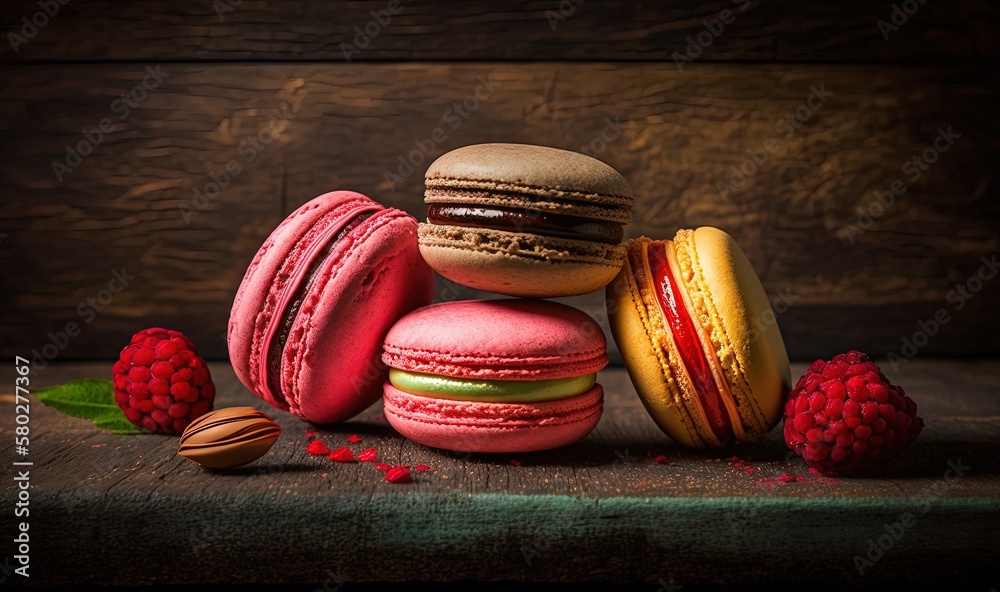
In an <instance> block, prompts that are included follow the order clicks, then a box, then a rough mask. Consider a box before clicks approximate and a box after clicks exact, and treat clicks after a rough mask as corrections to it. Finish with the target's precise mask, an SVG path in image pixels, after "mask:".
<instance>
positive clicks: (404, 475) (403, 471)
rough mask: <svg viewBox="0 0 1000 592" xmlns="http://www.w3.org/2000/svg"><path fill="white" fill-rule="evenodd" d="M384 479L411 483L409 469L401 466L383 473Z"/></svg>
mask: <svg viewBox="0 0 1000 592" xmlns="http://www.w3.org/2000/svg"><path fill="white" fill-rule="evenodd" d="M385 480H386V481H388V482H389V483H413V477H411V476H410V469H409V468H407V467H403V466H398V467H392V468H391V469H389V471H388V472H387V473H386V474H385Z"/></svg>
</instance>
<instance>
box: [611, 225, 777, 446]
mask: <svg viewBox="0 0 1000 592" xmlns="http://www.w3.org/2000/svg"><path fill="white" fill-rule="evenodd" d="M627 251H628V257H627V262H626V264H625V265H624V266H623V267H622V270H621V272H620V273H619V274H618V277H616V278H615V280H614V281H613V282H612V283H611V284H609V285H608V286H607V288H606V290H605V293H606V297H607V299H606V302H607V310H608V318H609V321H610V325H611V332H612V335H613V337H614V340H615V343H617V345H618V349H619V351H620V352H621V355H622V359H623V361H624V363H625V366H626V368H627V369H628V373H629V376H630V378H631V380H632V383H633V385H634V386H635V389H636V391H637V393H638V394H639V397H640V398H641V399H642V402H643V404H644V405H645V407H646V409H647V411H649V413H650V415H651V416H652V418H653V420H654V421H655V422H656V423H657V424H658V425H659V427H660V428H661V429H662V430H663V431H664V432H665V433H666V434H667V435H668V436H670V437H671V438H672V439H673V440H675V441H676V442H678V443H679V444H681V445H683V446H687V447H690V448H718V447H723V446H726V445H728V444H731V443H738V442H747V441H752V440H755V439H757V438H760V437H761V436H763V435H764V434H766V433H768V432H769V431H771V429H772V428H774V426H775V425H776V424H777V423H778V421H779V419H780V418H781V413H782V407H783V402H784V398H785V396H786V394H787V393H788V392H789V389H790V388H791V375H790V370H789V364H788V354H787V352H786V350H785V344H784V341H783V340H782V337H781V332H780V330H779V328H778V324H777V321H776V319H775V317H774V313H773V311H772V310H771V304H770V301H769V300H768V297H767V294H766V293H765V291H764V288H763V286H762V285H761V282H760V279H759V278H758V276H757V274H756V273H755V271H754V269H753V267H752V266H751V264H750V261H749V260H748V259H747V257H746V255H745V254H744V253H743V251H742V250H741V249H740V247H739V245H738V244H737V243H736V241H735V240H734V239H733V238H732V237H731V236H730V235H729V234H727V233H726V232H724V231H722V230H720V229H718V228H712V227H701V228H697V229H695V230H688V229H683V230H679V231H678V232H677V234H676V236H675V237H674V239H673V240H651V239H649V238H647V237H639V238H636V239H633V240H632V241H630V242H629V243H628V245H627Z"/></svg>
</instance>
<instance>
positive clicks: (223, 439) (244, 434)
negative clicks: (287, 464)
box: [177, 407, 281, 469]
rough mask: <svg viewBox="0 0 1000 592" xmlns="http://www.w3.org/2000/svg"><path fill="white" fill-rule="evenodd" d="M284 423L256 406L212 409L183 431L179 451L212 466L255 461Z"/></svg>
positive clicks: (276, 435) (262, 454) (233, 465)
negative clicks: (277, 421)
mask: <svg viewBox="0 0 1000 592" xmlns="http://www.w3.org/2000/svg"><path fill="white" fill-rule="evenodd" d="M280 435H281V426H279V425H278V424H276V423H274V422H273V421H271V418H270V417H268V416H267V415H266V414H264V413H262V412H261V411H258V410H257V409H254V408H253V407H227V408H224V409H216V410H215V411H210V412H208V413H206V414H204V415H202V416H200V417H198V418H197V419H195V420H194V421H192V422H191V423H190V425H188V427H187V428H186V429H185V430H184V433H183V434H181V441H180V449H179V450H178V451H177V454H180V455H181V456H183V457H184V458H187V459H188V460H191V461H194V462H196V463H198V464H200V465H203V466H206V467H209V468H213V469H231V468H233V467H238V466H240V465H245V464H247V463H249V462H253V461H255V460H257V459H258V458H260V457H262V456H264V454H265V453H266V452H267V451H268V450H270V449H271V446H272V445H273V444H274V442H275V441H276V440H277V439H278V436H280Z"/></svg>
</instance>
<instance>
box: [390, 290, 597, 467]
mask: <svg viewBox="0 0 1000 592" xmlns="http://www.w3.org/2000/svg"><path fill="white" fill-rule="evenodd" d="M382 360H383V361H384V362H385V364H386V365H388V366H389V367H390V368H391V369H390V371H389V380H388V381H387V382H386V383H385V392H384V395H383V404H384V405H383V411H384V413H385V417H386V419H387V420H388V421H389V423H390V424H391V425H392V426H393V427H394V428H395V429H396V430H397V431H398V432H399V433H400V434H402V435H403V436H406V437H407V438H409V439H410V440H413V441H415V442H418V443H420V444H423V445H426V446H430V447H433V448H441V449H446V450H452V451H459V452H528V451H537V450H548V449H552V448H558V447H561V446H566V445H568V444H571V443H573V442H576V441H577V440H580V439H581V438H583V437H585V436H586V435H587V434H589V433H590V432H591V430H593V429H594V427H595V426H596V425H597V423H598V421H599V420H600V418H601V415H602V413H603V409H604V389H603V388H602V387H601V385H600V384H598V383H597V375H596V373H597V371H598V370H600V369H602V368H604V367H605V366H606V365H607V363H608V353H607V340H606V339H605V337H604V333H603V331H602V330H601V328H600V326H599V325H598V324H597V323H596V322H594V320H593V319H592V318H591V317H590V316H589V315H587V314H586V313H584V312H582V311H580V310H578V309H576V308H573V307H571V306H567V305H565V304H560V303H558V302H551V301H546V300H534V299H532V300H520V299H501V300H460V301H453V302H442V303H437V304H432V305H430V306H427V307H424V308H420V309H417V310H415V311H413V312H411V313H410V314H408V315H406V316H404V317H403V318H402V319H400V320H399V321H398V322H397V323H396V324H395V325H394V326H393V327H392V329H391V330H390V331H389V333H388V335H386V338H385V345H384V353H383V356H382Z"/></svg>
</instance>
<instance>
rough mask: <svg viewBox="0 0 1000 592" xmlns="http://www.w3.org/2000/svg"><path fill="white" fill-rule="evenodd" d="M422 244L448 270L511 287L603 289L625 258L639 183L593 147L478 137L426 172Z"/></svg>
mask: <svg viewBox="0 0 1000 592" xmlns="http://www.w3.org/2000/svg"><path fill="white" fill-rule="evenodd" d="M424 181H425V192H424V202H425V203H426V204H427V206H428V208H427V221H426V222H425V223H421V224H420V231H419V232H420V252H421V253H422V254H423V256H424V259H426V260H427V263H428V264H430V266H431V267H433V268H434V269H435V271H437V272H438V273H440V274H441V275H442V276H444V277H445V278H447V279H449V280H452V281H454V282H456V283H459V284H462V285H464V286H469V287H472V288H477V289H480V290H486V291H489V292H496V293H498V294H504V295H508V296H521V297H531V298H549V297H557V296H573V295H578V294H585V293H588V292H593V291H595V290H600V289H601V288H603V287H604V286H605V285H607V284H608V282H610V281H611V280H613V279H614V278H615V276H616V275H617V274H618V271H619V270H620V269H621V266H622V264H623V263H624V261H625V249H624V247H623V246H622V244H621V240H622V236H623V228H622V225H623V224H627V223H628V222H630V221H631V219H632V203H633V198H632V190H631V188H630V187H629V184H628V182H627V181H626V180H625V179H624V177H622V176H621V174H619V173H618V171H616V170H615V169H613V168H612V167H610V166H608V165H607V164H605V163H603V162H601V161H599V160H597V159H596V158H591V157H590V156H587V155H585V154H580V153H577V152H571V151H567V150H560V149H557V148H550V147H547V146H534V145H525V144H475V145H471V146H465V147H463V148H458V149H456V150H452V151H451V152H448V153H446V154H444V155H442V156H441V157H440V158H438V159H437V160H435V161H434V162H433V163H432V164H431V165H430V167H429V168H428V169H427V172H426V174H425V180H424Z"/></svg>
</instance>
